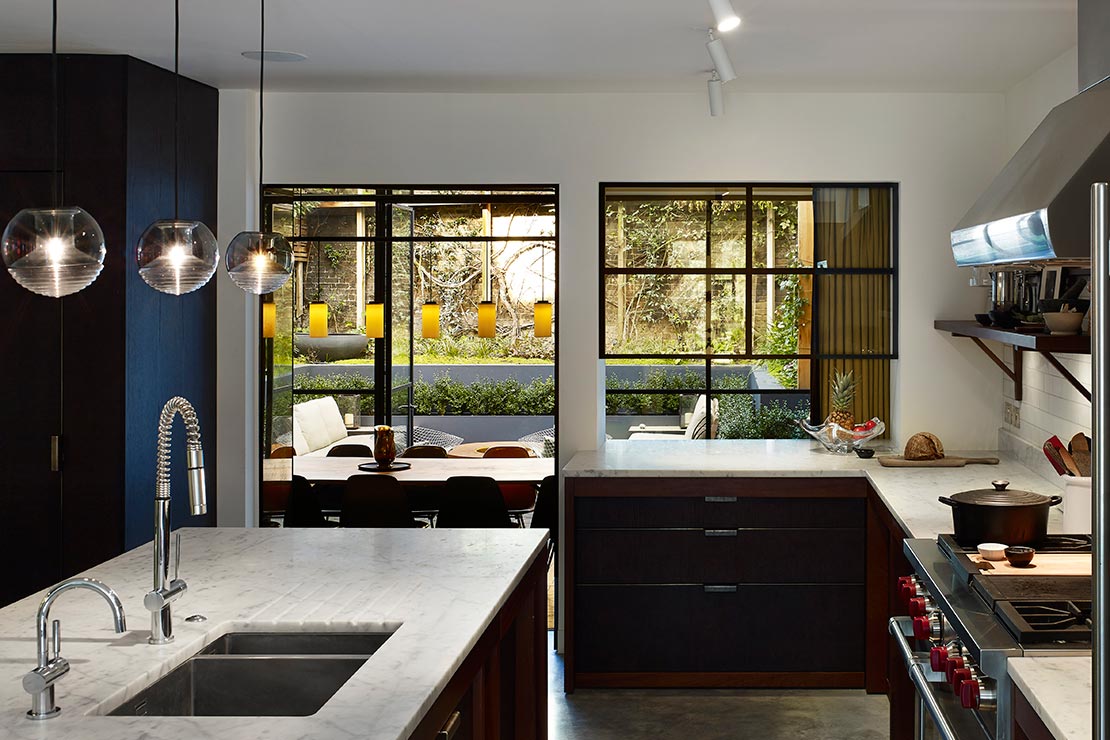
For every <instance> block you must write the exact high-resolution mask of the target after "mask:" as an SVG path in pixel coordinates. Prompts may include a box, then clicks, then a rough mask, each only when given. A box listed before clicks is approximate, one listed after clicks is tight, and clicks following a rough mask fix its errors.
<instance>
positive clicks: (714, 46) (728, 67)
mask: <svg viewBox="0 0 1110 740" xmlns="http://www.w3.org/2000/svg"><path fill="white" fill-rule="evenodd" d="M705 48H706V49H707V50H708V51H709V58H710V59H711V60H712V61H713V68H714V69H715V70H716V71H717V76H718V77H720V78H721V82H731V81H732V80H735V79H736V70H735V69H733V68H732V60H731V59H729V58H728V51H726V50H725V44H724V42H723V41H721V40H720V39H719V38H717V37H716V35H714V33H713V30H712V29H710V31H709V41H708V42H707V43H706V44H705Z"/></svg>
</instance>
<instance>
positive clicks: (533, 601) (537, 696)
mask: <svg viewBox="0 0 1110 740" xmlns="http://www.w3.org/2000/svg"><path fill="white" fill-rule="evenodd" d="M547 653H548V645H547V556H546V549H545V550H544V551H543V552H542V553H541V554H540V555H539V556H538V557H537V558H536V559H535V560H534V561H533V562H532V564H531V565H530V566H529V568H528V573H527V575H525V577H524V578H523V580H522V581H521V583H520V585H519V586H517V587H516V589H515V590H514V591H513V593H512V594H511V595H510V596H509V598H508V600H507V601H506V602H505V605H504V606H503V607H501V609H500V611H499V612H498V613H497V616H495V617H494V619H493V622H492V623H491V624H490V625H489V627H488V628H487V629H486V631H485V632H484V633H482V636H481V637H480V638H479V640H478V644H477V645H475V647H474V649H473V650H471V651H470V654H469V655H467V656H466V658H464V659H463V662H462V665H461V666H459V669H458V670H457V671H455V675H454V676H452V677H451V680H450V681H449V682H448V683H447V686H446V688H444V690H443V692H442V693H440V695H439V697H437V698H436V700H435V702H434V703H433V704H432V708H431V709H429V710H428V713H427V714H426V715H425V716H424V718H423V719H422V720H421V721H420V724H419V725H418V726H417V729H416V731H415V732H413V733H412V735H411V736H410V737H411V738H412V740H432V739H433V738H441V737H449V738H451V740H545V739H546V738H547ZM441 733H443V734H441Z"/></svg>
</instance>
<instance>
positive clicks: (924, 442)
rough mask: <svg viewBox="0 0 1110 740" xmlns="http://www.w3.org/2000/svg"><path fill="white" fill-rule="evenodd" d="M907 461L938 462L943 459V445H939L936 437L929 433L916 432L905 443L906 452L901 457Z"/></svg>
mask: <svg viewBox="0 0 1110 740" xmlns="http://www.w3.org/2000/svg"><path fill="white" fill-rule="evenodd" d="M903 457H905V458H906V459H907V460H940V459H941V458H943V457H944V445H942V444H941V443H940V439H938V438H937V435H935V434H930V433H929V432H918V433H917V434H915V435H913V436H912V437H910V441H909V442H906V452H905V454H904V455H903Z"/></svg>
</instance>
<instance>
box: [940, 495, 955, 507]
mask: <svg viewBox="0 0 1110 740" xmlns="http://www.w3.org/2000/svg"><path fill="white" fill-rule="evenodd" d="M937 501H940V502H941V503H942V504H948V505H949V506H951V507H953V508H955V507H956V506H957V505H958V504H959V502H958V501H953V500H952V499H950V498H948V497H947V496H940V497H938V498H937Z"/></svg>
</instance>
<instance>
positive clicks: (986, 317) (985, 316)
mask: <svg viewBox="0 0 1110 740" xmlns="http://www.w3.org/2000/svg"><path fill="white" fill-rule="evenodd" d="M975 320H976V321H978V322H979V323H980V324H982V325H983V326H990V325H991V324H992V323H994V322H992V321H991V315H990V314H989V313H977V314H975Z"/></svg>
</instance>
